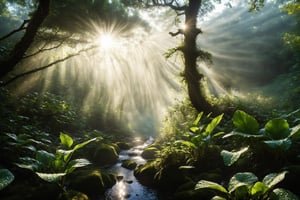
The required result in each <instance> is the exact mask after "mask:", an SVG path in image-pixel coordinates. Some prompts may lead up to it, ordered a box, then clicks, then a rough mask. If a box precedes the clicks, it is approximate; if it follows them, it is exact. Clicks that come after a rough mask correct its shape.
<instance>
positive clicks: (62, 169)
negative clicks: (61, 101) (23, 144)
mask: <svg viewBox="0 0 300 200" xmlns="http://www.w3.org/2000/svg"><path fill="white" fill-rule="evenodd" d="M97 139H101V138H93V139H90V140H87V141H84V142H82V143H79V144H76V145H73V139H72V137H70V136H69V135H67V134H65V133H60V143H61V146H62V147H63V149H57V150H56V154H53V153H50V152H47V151H45V150H39V151H37V152H36V155H35V158H30V157H23V158H20V161H21V163H17V166H19V167H21V168H25V169H30V170H32V171H34V172H35V173H36V174H37V175H38V176H39V177H40V178H41V179H43V180H45V181H48V182H58V183H60V185H61V186H63V179H62V178H63V177H64V176H65V175H67V174H70V173H72V172H73V171H74V170H75V169H77V168H80V167H84V166H87V165H89V164H91V163H90V162H89V161H88V160H86V159H83V158H79V159H72V156H73V154H74V152H75V151H77V150H78V149H81V148H83V147H84V146H86V145H87V144H89V143H91V142H93V141H96V140H97Z"/></svg>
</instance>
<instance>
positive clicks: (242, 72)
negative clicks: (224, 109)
mask: <svg viewBox="0 0 300 200" xmlns="http://www.w3.org/2000/svg"><path fill="white" fill-rule="evenodd" d="M234 2H235V3H234ZM234 2H233V3H234V6H233V7H232V8H229V7H227V8H226V7H223V9H221V11H222V12H220V11H219V12H216V13H215V15H212V16H210V18H209V19H208V20H206V21H202V22H200V23H199V26H200V27H202V28H203V32H204V33H203V34H202V35H200V36H199V37H198V45H199V47H201V48H202V49H204V50H206V51H208V52H210V53H211V54H212V57H213V65H211V66H207V65H205V64H200V70H201V72H202V73H204V74H206V75H207V77H208V81H209V82H210V85H211V90H212V91H213V92H214V94H222V93H227V92H230V91H237V90H238V91H243V90H244V91H245V90H246V91H247V90H249V89H251V88H253V87H258V86H261V85H263V84H266V83H268V82H270V80H271V79H272V78H274V77H276V75H278V74H279V73H280V72H282V71H283V70H284V68H285V67H287V66H286V65H285V63H286V62H285V59H286V57H283V54H284V52H283V49H284V46H283V41H282V35H283V33H284V32H287V31H289V30H290V29H291V27H292V26H293V25H294V23H295V21H294V20H293V19H292V18H291V17H290V16H288V15H287V14H285V13H282V12H281V11H280V8H279V5H278V4H276V3H274V2H269V3H266V5H265V7H263V8H262V9H261V11H259V12H256V13H251V12H249V11H248V7H247V5H244V4H242V5H241V4H239V3H238V2H237V1H234Z"/></svg>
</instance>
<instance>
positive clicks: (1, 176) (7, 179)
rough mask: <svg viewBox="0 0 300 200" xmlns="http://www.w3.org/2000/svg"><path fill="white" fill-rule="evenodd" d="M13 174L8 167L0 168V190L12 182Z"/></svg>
mask: <svg viewBox="0 0 300 200" xmlns="http://www.w3.org/2000/svg"><path fill="white" fill-rule="evenodd" d="M14 179H15V176H14V175H13V174H12V173H11V171H9V170H8V169H2V168H1V169H0V191H1V190H3V189H4V188H5V187H7V186H8V185H9V184H11V183H12V182H13V180H14Z"/></svg>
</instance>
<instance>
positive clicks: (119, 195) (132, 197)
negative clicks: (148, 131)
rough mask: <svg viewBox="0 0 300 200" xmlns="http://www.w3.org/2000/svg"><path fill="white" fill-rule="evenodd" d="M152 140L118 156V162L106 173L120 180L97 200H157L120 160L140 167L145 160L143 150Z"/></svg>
mask: <svg viewBox="0 0 300 200" xmlns="http://www.w3.org/2000/svg"><path fill="white" fill-rule="evenodd" d="M153 140H154V139H153V138H152V137H150V138H149V139H148V140H147V141H146V142H145V143H144V144H141V145H137V146H134V147H132V148H131V149H129V150H122V151H121V152H120V154H119V160H118V162H117V163H116V164H115V165H113V166H112V167H110V168H108V169H107V172H109V173H113V174H116V175H117V177H120V180H118V181H117V183H116V184H115V185H114V186H113V187H112V188H110V189H108V190H107V191H106V192H105V195H104V197H103V198H102V199H99V200H141V199H145V200H146V199H147V200H157V199H158V197H157V192H156V191H155V190H153V189H151V188H148V187H146V186H143V185H142V184H140V183H139V182H138V180H137V179H136V178H135V176H134V174H133V170H128V169H126V168H124V167H122V166H121V165H122V160H125V159H130V160H133V161H135V162H136V163H137V165H142V164H145V163H146V160H145V159H143V158H142V157H141V153H142V151H143V149H144V148H146V147H147V146H149V145H150V144H152V142H153Z"/></svg>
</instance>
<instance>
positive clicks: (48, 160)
mask: <svg viewBox="0 0 300 200" xmlns="http://www.w3.org/2000/svg"><path fill="white" fill-rule="evenodd" d="M35 158H36V160H37V161H38V162H39V163H40V164H41V166H40V167H42V168H44V169H48V168H51V167H52V165H53V163H54V161H55V159H56V157H55V155H54V154H52V153H49V152H47V151H44V150H39V151H37V152H36V157H35Z"/></svg>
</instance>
